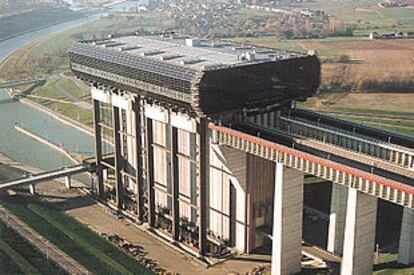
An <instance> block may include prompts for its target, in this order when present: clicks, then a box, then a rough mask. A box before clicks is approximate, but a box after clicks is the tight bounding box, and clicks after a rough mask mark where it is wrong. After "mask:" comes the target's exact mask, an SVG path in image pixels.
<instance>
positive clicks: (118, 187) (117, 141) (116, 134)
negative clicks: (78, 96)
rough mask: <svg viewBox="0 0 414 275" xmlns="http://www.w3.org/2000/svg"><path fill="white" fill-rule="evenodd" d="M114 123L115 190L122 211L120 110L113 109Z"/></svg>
mask: <svg viewBox="0 0 414 275" xmlns="http://www.w3.org/2000/svg"><path fill="white" fill-rule="evenodd" d="M112 113H113V116H112V119H113V121H112V123H113V126H114V143H115V190H116V206H117V207H118V208H119V209H120V208H121V207H122V174H121V170H122V156H121V137H120V135H119V130H120V115H119V108H118V107H116V106H113V107H112Z"/></svg>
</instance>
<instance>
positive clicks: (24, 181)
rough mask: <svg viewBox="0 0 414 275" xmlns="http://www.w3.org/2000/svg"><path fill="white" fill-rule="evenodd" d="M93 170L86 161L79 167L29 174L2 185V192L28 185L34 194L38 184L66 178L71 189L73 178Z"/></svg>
mask: <svg viewBox="0 0 414 275" xmlns="http://www.w3.org/2000/svg"><path fill="white" fill-rule="evenodd" d="M93 169H94V168H93V165H91V163H90V162H88V161H85V162H84V163H82V164H78V165H73V166H68V167H62V168H60V169H56V170H52V171H47V172H43V173H38V174H34V175H32V174H29V175H27V176H25V177H23V178H20V179H15V180H11V181H6V182H3V183H0V191H2V190H7V189H10V188H14V187H17V186H21V185H28V186H29V190H30V192H31V193H32V194H34V193H35V185H36V184H38V183H41V182H45V181H51V180H56V179H60V178H65V185H66V187H68V188H70V187H71V180H70V177H71V176H73V175H76V174H81V173H85V172H92V171H93Z"/></svg>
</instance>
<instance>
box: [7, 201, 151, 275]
mask: <svg viewBox="0 0 414 275" xmlns="http://www.w3.org/2000/svg"><path fill="white" fill-rule="evenodd" d="M2 204H3V205H4V206H5V207H7V208H8V209H9V210H10V211H11V212H12V213H13V214H15V215H16V216H17V217H19V218H20V219H22V220H23V221H24V222H26V223H27V224H28V225H29V226H31V227H32V228H33V229H34V230H35V231H37V232H38V233H39V234H41V235H43V236H44V237H45V238H47V239H48V240H49V241H50V242H51V243H53V244H54V245H56V246H57V247H59V248H60V249H61V250H62V251H64V252H66V253H67V254H68V255H69V256H71V257H73V258H74V259H75V260H76V261H78V262H79V263H80V264H81V265H83V266H84V267H85V268H86V269H88V270H89V271H91V272H93V273H95V274H152V272H151V271H149V270H147V269H145V268H144V267H142V266H141V265H140V264H139V263H138V262H137V261H136V260H135V259H133V258H132V257H131V256H129V255H128V254H126V253H124V252H123V251H121V250H120V249H118V248H117V247H115V246H113V245H112V244H111V243H109V242H108V241H106V240H105V239H103V238H101V237H99V236H98V235H97V234H95V233H94V232H92V231H91V230H90V229H88V228H87V227H86V226H84V225H82V224H80V223H79V222H77V221H76V220H74V219H73V218H71V217H69V216H67V215H66V214H64V213H63V212H61V211H59V210H57V209H54V208H53V206H52V204H49V203H46V202H44V201H41V200H40V199H38V198H36V197H13V198H10V197H6V198H5V199H4V200H3V201H2ZM25 258H26V257H25ZM54 274H56V273H54Z"/></svg>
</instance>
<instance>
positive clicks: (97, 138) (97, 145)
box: [93, 99, 104, 199]
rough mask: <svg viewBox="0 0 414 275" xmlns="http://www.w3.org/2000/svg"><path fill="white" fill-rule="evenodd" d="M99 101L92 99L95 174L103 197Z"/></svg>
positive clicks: (100, 196) (100, 194) (99, 194)
mask: <svg viewBox="0 0 414 275" xmlns="http://www.w3.org/2000/svg"><path fill="white" fill-rule="evenodd" d="M99 106H100V104H99V101H98V100H95V99H94V100H93V118H94V126H95V155H96V176H97V178H98V196H99V198H101V199H103V198H104V183H103V171H102V163H101V161H102V134H101V126H100V121H101V111H100V109H99Z"/></svg>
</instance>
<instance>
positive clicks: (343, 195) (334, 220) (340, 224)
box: [327, 183, 348, 255]
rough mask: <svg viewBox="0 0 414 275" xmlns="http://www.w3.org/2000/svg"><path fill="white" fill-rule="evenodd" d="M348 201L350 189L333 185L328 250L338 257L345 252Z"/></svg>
mask: <svg viewBox="0 0 414 275" xmlns="http://www.w3.org/2000/svg"><path fill="white" fill-rule="evenodd" d="M347 199H348V188H347V187H345V186H342V185H339V184H335V183H332V194H331V214H330V215H329V232H328V246H327V250H328V251H329V252H332V253H334V254H337V255H342V250H343V244H344V232H345V220H346V203H347Z"/></svg>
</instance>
